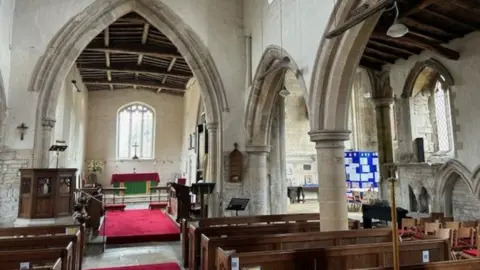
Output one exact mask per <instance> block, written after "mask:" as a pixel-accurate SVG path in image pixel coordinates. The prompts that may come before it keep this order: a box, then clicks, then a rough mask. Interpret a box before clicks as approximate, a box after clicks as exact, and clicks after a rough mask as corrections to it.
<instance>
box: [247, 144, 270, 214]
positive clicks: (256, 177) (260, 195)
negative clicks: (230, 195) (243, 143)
mask: <svg viewBox="0 0 480 270" xmlns="http://www.w3.org/2000/svg"><path fill="white" fill-rule="evenodd" d="M246 152H247V153H248V172H249V173H248V179H249V181H250V182H249V184H250V189H249V190H250V194H251V195H250V202H249V210H250V215H268V214H270V209H269V204H270V203H269V187H268V176H267V174H268V166H267V155H268V153H269V152H270V146H268V145H247V147H246Z"/></svg>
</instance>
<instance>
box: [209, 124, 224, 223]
mask: <svg viewBox="0 0 480 270" xmlns="http://www.w3.org/2000/svg"><path fill="white" fill-rule="evenodd" d="M206 128H207V132H208V159H207V160H208V161H207V162H208V164H207V165H208V166H207V172H206V174H205V180H206V181H208V182H212V183H216V185H215V190H214V191H213V193H212V194H211V195H210V196H209V200H208V216H209V217H218V216H219V215H220V213H221V211H220V208H221V205H220V203H221V194H222V188H223V187H222V183H223V179H221V176H220V175H219V174H218V172H219V165H218V162H219V160H218V155H219V153H217V151H218V138H219V136H218V124H217V123H207V124H206ZM220 166H221V165H220Z"/></svg>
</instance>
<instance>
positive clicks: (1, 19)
mask: <svg viewBox="0 0 480 270" xmlns="http://www.w3.org/2000/svg"><path fill="white" fill-rule="evenodd" d="M14 8H15V0H3V1H0V76H1V77H2V78H0V79H3V87H4V88H5V94H6V96H7V97H8V89H9V81H10V51H11V50H10V45H11V44H12V24H13V10H14Z"/></svg>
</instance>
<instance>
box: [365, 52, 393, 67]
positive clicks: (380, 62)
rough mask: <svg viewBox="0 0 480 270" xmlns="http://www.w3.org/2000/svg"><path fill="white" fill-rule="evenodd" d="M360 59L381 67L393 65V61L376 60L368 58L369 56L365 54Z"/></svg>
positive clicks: (371, 57)
mask: <svg viewBox="0 0 480 270" xmlns="http://www.w3.org/2000/svg"><path fill="white" fill-rule="evenodd" d="M362 58H363V59H365V60H368V61H369V62H372V63H378V64H381V65H386V64H393V63H394V62H393V61H386V60H383V59H378V58H376V57H373V56H370V55H368V54H365V53H364V54H363V56H362Z"/></svg>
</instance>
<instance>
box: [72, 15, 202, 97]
mask: <svg viewBox="0 0 480 270" xmlns="http://www.w3.org/2000/svg"><path fill="white" fill-rule="evenodd" d="M77 67H78V69H79V70H80V74H81V76H82V79H83V82H84V84H85V85H86V86H87V88H88V90H89V91H98V90H111V91H114V90H116V89H128V88H134V89H144V90H148V91H154V92H157V93H168V94H173V95H183V94H184V93H185V89H186V85H187V83H188V81H189V80H190V78H192V77H193V73H192V71H191V69H190V67H189V66H188V64H187V62H186V61H185V59H184V58H183V57H182V55H180V53H179V52H178V50H177V48H176V47H175V46H174V45H173V43H172V42H171V41H170V40H169V39H168V38H167V37H166V36H165V35H163V34H162V33H161V32H160V31H159V30H158V29H156V28H155V27H153V26H152V25H151V24H150V23H148V22H147V21H146V20H145V19H144V18H143V17H141V16H140V15H138V14H136V13H130V14H127V15H125V16H123V17H122V18H120V19H118V20H117V21H116V22H114V23H113V24H111V25H110V26H109V27H108V28H107V29H105V30H104V31H103V32H102V33H100V34H99V35H98V36H97V37H95V38H94V39H93V40H92V41H91V42H90V44H89V45H88V46H87V47H86V48H85V49H84V51H83V52H82V53H81V54H80V56H79V57H78V59H77Z"/></svg>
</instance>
